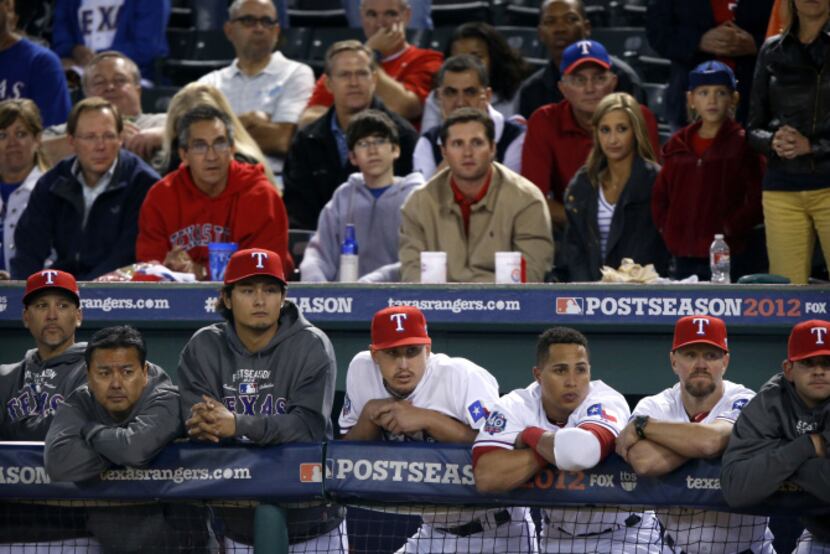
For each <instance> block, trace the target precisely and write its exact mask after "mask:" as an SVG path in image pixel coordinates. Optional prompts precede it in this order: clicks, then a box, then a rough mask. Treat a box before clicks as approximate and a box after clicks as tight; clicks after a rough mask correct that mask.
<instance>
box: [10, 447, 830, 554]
mask: <svg viewBox="0 0 830 554" xmlns="http://www.w3.org/2000/svg"><path fill="white" fill-rule="evenodd" d="M42 460H43V446H42V443H0V543H4V544H0V551H3V552H9V551H11V552H38V553H40V552H133V551H134V552H149V551H153V552H216V551H220V545H221V549H224V551H225V552H230V551H233V550H234V549H237V548H238V549H239V550H242V551H244V550H246V549H248V550H250V548H249V547H245V546H244V544H245V543H251V544H253V545H254V547H255V549H256V551H257V552H268V553H269V554H270V553H278V552H289V551H290V552H314V551H318V552H331V551H335V550H336V549H337V548H335V547H334V544H333V543H323V542H320V541H319V540H318V541H314V540H312V541H310V542H304V541H305V540H306V539H308V538H309V537H314V536H323V535H326V534H328V535H331V534H332V533H334V534H335V535H336V534H337V533H343V531H344V530H345V529H347V530H348V544H349V546H350V551H352V552H394V551H396V550H397V549H399V548H402V547H405V548H406V549H407V551H420V552H481V551H490V552H535V551H537V549H541V551H543V552H545V551H547V552H571V553H575V552H600V551H605V552H623V553H628V552H680V551H681V549H680V548H679V547H675V546H673V545H675V542H676V540H677V539H681V540H684V541H685V542H686V544H692V545H693V546H692V547H686V548H684V549H682V550H683V551H685V552H687V553H691V552H694V551H701V552H703V551H705V552H733V551H735V549H734V548H730V544H728V542H726V540H725V537H726V536H727V535H728V536H730V537H735V536H739V535H741V533H744V534H747V533H751V532H752V528H753V525H756V524H757V518H755V517H752V514H755V515H758V514H774V515H776V517H779V516H783V518H782V519H781V520H780V521H782V522H784V523H785V524H786V525H781V526H780V527H779V529H778V531H779V533H780V532H781V531H782V530H783V532H784V534H785V535H788V536H787V537H783V538H782V537H780V536H779V537H778V538H777V539H776V546H777V547H778V551H779V552H789V550H790V549H791V548H792V545H793V543H794V541H795V537H796V536H797V534H798V532H800V529H795V528H793V527H792V526H793V525H795V524H796V521H797V520H796V519H795V518H794V515H795V514H804V513H807V512H810V513H814V512H815V511H816V510H822V509H825V510H826V509H827V508H826V507H823V506H822V505H821V503H820V502H819V501H818V499H816V498H815V497H813V496H812V495H810V494H808V493H806V492H804V491H801V490H797V489H796V488H795V487H789V486H788V487H786V488H785V489H786V490H782V491H780V492H779V493H777V494H776V495H775V497H774V498H773V499H771V500H770V501H769V502H767V503H766V504H764V505H762V506H758V507H756V508H755V509H753V510H751V511H748V512H746V513H747V514H748V515H741V514H737V513H735V512H734V511H733V510H731V509H730V508H729V507H728V506H727V505H726V504H725V502H724V500H723V497H722V495H721V493H720V481H719V474H720V466H719V464H718V463H717V462H708V461H693V462H689V463H687V464H685V465H683V466H681V467H680V468H678V469H677V470H675V471H674V472H673V473H671V474H669V475H667V476H664V477H662V478H659V479H658V478H649V477H642V476H637V475H636V474H635V473H634V472H633V471H632V470H631V468H630V467H629V466H628V465H627V464H625V463H624V462H623V461H622V460H621V459H619V458H617V457H616V456H613V455H612V456H611V458H609V459H608V460H607V461H605V462H604V463H603V464H601V465H600V466H598V467H597V468H594V469H592V470H588V471H585V472H576V473H571V472H560V471H558V470H556V469H554V468H547V469H545V470H543V471H542V472H540V473H539V474H538V475H537V476H536V477H535V478H534V479H532V480H531V481H530V482H529V483H528V484H527V485H525V486H524V487H522V488H520V489H518V490H514V491H511V492H509V493H505V494H498V495H482V494H479V493H478V492H477V491H476V489H475V485H474V481H473V472H472V466H471V459H470V451H469V447H468V446H461V445H440V446H438V445H436V444H425V443H401V444H377V443H371V444H367V443H354V442H339V441H337V442H331V443H328V444H323V445H321V444H295V445H284V446H275V447H264V448H260V447H240V446H232V447H231V446H221V447H216V446H210V445H196V444H192V443H177V444H174V445H171V446H170V447H168V448H166V449H165V450H164V451H163V452H162V453H161V454H160V455H159V456H158V458H157V459H156V460H155V461H154V463H153V464H152V466H151V467H148V468H144V469H133V468H123V469H114V470H110V471H106V472H104V473H102V474H101V475H100V477H99V478H97V479H92V480H90V481H87V482H84V483H58V482H52V481H51V480H50V479H49V477H48V475H47V474H46V472H45V470H44V469H43V463H42ZM524 507H529V508H530V509H529V510H528V509H525V508H524ZM704 510H706V511H707V512H710V514H711V515H709V516H708V519H707V523H708V529H709V530H708V532H707V531H705V530H704V529H702V528H700V527H699V526H696V524H695V523H694V522H695V521H698V519H699V518H697V517H696V516H697V515H698V514H700V513H701V512H702V511H704ZM344 511H345V513H346V523H345V524H340V525H338V523H339V516H340V515H341V514H342V513H343V512H344ZM655 511H656V513H657V514H659V516H660V518H659V520H660V521H663V522H670V523H671V525H670V527H671V529H672V532H673V533H674V536H672V535H670V534H669V533H668V532H666V529H664V528H663V526H662V525H661V524H660V523H659V522H658V519H656V518H654V514H655ZM549 516H550V517H551V518H553V519H552V520H551V519H549ZM776 517H773V518H772V519H773V520H775V519H776ZM825 517H827V516H825ZM684 525H685V527H684ZM740 526H743V527H740ZM738 527H740V529H739V530H738V531H737V535H736V528H738ZM542 528H545V529H546V534H542V536H540V531H541V530H542ZM419 529H420V530H419ZM494 529H498V531H496V532H495V533H494V532H493V530H494ZM483 530H488V531H490V532H489V533H484V534H482V533H481V532H482V531H483ZM727 531H729V533H727ZM774 531H776V529H774ZM482 536H484V537H485V538H484V539H482V538H481V537H482ZM493 536H495V537H496V538H495V539H493V538H486V537H493ZM408 537H413V538H412V539H411V540H410V541H409V542H408V543H407V538H408ZM345 539H346V537H345V536H343V537H342V540H341V541H338V542H337V545H336V546H337V547H339V546H340V545H345ZM418 540H420V541H421V542H420V543H419V542H418ZM490 541H493V542H490ZM289 542H290V543H292V544H291V545H290V546H289ZM12 543H14V544H15V546H10V544H12ZM32 543H38V544H39V545H40V546H39V549H37V550H35V549H33V548H30V549H26V546H31V545H32ZM404 545H405V546H404Z"/></svg>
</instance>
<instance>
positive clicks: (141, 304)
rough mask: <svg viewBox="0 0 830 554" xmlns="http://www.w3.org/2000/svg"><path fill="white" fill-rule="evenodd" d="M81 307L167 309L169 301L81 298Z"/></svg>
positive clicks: (93, 308)
mask: <svg viewBox="0 0 830 554" xmlns="http://www.w3.org/2000/svg"><path fill="white" fill-rule="evenodd" d="M81 308H83V309H84V310H101V311H102V312H110V311H112V310H169V309H170V301H169V300H168V299H167V298H135V299H134V298H111V297H109V296H108V297H106V298H81Z"/></svg>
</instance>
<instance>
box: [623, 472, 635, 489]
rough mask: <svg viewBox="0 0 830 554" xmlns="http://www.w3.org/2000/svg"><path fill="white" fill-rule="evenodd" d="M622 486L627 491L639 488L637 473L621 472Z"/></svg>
mask: <svg viewBox="0 0 830 554" xmlns="http://www.w3.org/2000/svg"><path fill="white" fill-rule="evenodd" d="M620 486H621V487H622V488H623V490H624V491H626V492H632V491H633V490H634V489H636V488H637V474H636V473H634V472H633V471H631V472H629V471H621V472H620Z"/></svg>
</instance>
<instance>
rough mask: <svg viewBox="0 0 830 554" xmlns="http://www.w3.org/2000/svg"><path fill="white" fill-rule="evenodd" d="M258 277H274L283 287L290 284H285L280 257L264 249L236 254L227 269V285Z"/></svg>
mask: <svg viewBox="0 0 830 554" xmlns="http://www.w3.org/2000/svg"><path fill="white" fill-rule="evenodd" d="M257 275H265V276H267V277H273V278H274V279H276V280H277V281H279V282H280V283H282V285H283V286H286V285H287V284H288V283H286V282H285V273H283V269H282V259H280V255H279V254H277V253H276V252H272V251H271V250H266V249H264V248H246V249H245V250H237V251H236V252H234V253H233V255H232V256H231V259H230V260H229V261H228V266H227V268H225V284H226V285H231V284H233V283H236V282H237V281H241V280H242V279H247V278H248V277H256V276H257Z"/></svg>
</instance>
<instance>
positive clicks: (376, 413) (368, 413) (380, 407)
mask: <svg viewBox="0 0 830 554" xmlns="http://www.w3.org/2000/svg"><path fill="white" fill-rule="evenodd" d="M394 403H395V399H394V398H375V399H374V400H369V401H368V402H367V403H366V405H365V406H363V413H362V414H361V417H365V418H367V419H368V420H369V421H371V422H372V423H374V424H375V425H378V426H379V424H378V420H379V418H380V415H381V414H382V413H384V412H386V409H387V408H388V407H389V406H391V405H392V404H394Z"/></svg>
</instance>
